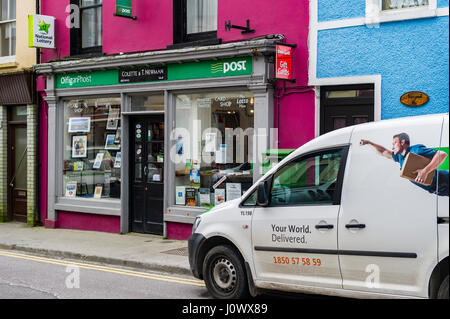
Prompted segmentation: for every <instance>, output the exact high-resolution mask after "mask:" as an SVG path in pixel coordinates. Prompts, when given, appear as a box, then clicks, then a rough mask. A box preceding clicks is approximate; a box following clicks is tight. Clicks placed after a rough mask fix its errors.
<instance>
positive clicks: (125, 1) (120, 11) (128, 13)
mask: <svg viewBox="0 0 450 319" xmlns="http://www.w3.org/2000/svg"><path fill="white" fill-rule="evenodd" d="M132 4H133V0H116V11H115V12H114V15H115V16H117V17H124V18H129V19H133V20H136V19H137V17H135V16H133V8H132V6H133V5H132Z"/></svg>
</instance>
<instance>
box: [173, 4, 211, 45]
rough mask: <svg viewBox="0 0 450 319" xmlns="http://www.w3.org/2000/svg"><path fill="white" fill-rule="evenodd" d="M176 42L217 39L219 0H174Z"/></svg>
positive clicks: (203, 41)
mask: <svg viewBox="0 0 450 319" xmlns="http://www.w3.org/2000/svg"><path fill="white" fill-rule="evenodd" d="M173 20H174V21H173V23H174V39H173V40H174V44H177V43H190V44H192V43H193V44H194V45H195V44H196V43H197V44H199V45H201V44H209V43H215V42H218V40H217V0H174V16H173Z"/></svg>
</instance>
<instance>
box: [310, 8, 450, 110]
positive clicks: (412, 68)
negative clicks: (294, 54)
mask: <svg viewBox="0 0 450 319" xmlns="http://www.w3.org/2000/svg"><path fill="white" fill-rule="evenodd" d="M333 3H334V5H333ZM445 6H447V7H448V0H438V7H445ZM347 9H348V10H347ZM343 12H345V14H344V13H343ZM364 15H365V0H340V1H339V6H336V1H332V0H318V13H317V17H318V22H319V24H320V22H324V21H327V22H329V21H333V20H341V19H351V18H356V17H358V18H361V17H364ZM378 74H379V75H381V78H382V83H381V118H382V119H389V118H396V117H402V116H413V115H422V114H430V113H443V112H449V18H448V15H447V16H441V17H434V18H424V19H414V20H404V21H396V22H388V23H380V24H379V26H375V27H373V26H366V25H357V26H352V27H344V28H336V29H326V30H319V31H318V32H317V65H316V77H317V78H318V79H320V78H335V77H348V76H365V75H378ZM408 91H422V92H425V93H427V94H428V95H429V96H430V101H429V102H428V103H427V104H426V105H424V106H422V107H418V108H410V107H406V106H404V105H403V104H401V103H400V96H401V95H402V94H404V93H406V92H408Z"/></svg>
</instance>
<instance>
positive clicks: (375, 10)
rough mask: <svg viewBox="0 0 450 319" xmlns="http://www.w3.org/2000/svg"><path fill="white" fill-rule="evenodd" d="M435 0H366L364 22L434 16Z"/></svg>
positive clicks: (372, 22) (374, 22)
mask: <svg viewBox="0 0 450 319" xmlns="http://www.w3.org/2000/svg"><path fill="white" fill-rule="evenodd" d="M436 8H437V0H366V24H376V23H380V22H390V21H400V20H409V19H420V18H429V17H433V16H436Z"/></svg>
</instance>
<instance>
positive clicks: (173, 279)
mask: <svg viewBox="0 0 450 319" xmlns="http://www.w3.org/2000/svg"><path fill="white" fill-rule="evenodd" d="M0 256H5V257H11V258H18V259H25V260H31V261H36V262H41V263H47V264H53V265H59V266H65V267H67V266H77V267H79V268H82V269H90V270H97V271H104V272H108V273H114V274H119V275H125V276H132V277H139V278H145V279H153V280H160V281H166V282H171V283H178V284H184V285H191V286H198V287H205V283H204V282H203V281H200V280H196V279H187V278H179V277H172V276H165V275H158V274H150V273H145V272H138V271H133V270H127V269H121V268H113V267H107V266H99V265H93V264H85V263H80V262H72V261H70V262H69V261H64V260H58V259H50V258H44V257H38V256H31V255H24V254H18V253H14V252H9V251H4V250H0Z"/></svg>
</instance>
